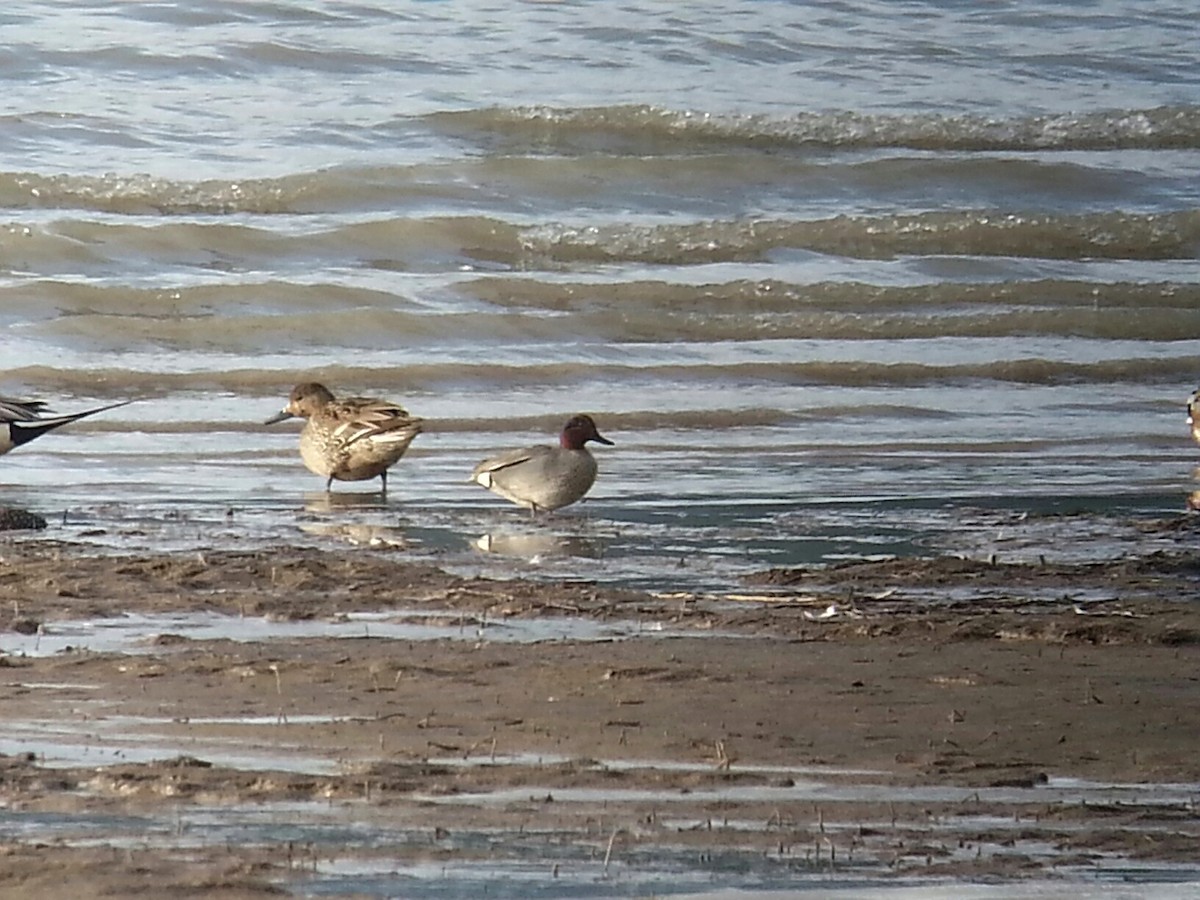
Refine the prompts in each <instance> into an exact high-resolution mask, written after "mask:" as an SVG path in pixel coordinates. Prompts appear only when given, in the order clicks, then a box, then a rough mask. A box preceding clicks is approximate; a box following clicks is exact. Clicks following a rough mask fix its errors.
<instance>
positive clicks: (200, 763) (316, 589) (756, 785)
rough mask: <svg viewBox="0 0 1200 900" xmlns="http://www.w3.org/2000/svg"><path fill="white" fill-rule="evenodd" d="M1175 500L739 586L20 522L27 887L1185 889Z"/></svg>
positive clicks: (1187, 763)
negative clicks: (194, 547)
mask: <svg viewBox="0 0 1200 900" xmlns="http://www.w3.org/2000/svg"><path fill="white" fill-rule="evenodd" d="M1155 527H1156V528H1157V529H1158V531H1157V533H1156V534H1155V541H1156V543H1155V546H1156V547H1157V548H1158V549H1156V550H1154V551H1152V552H1147V553H1144V554H1140V555H1136V554H1131V555H1124V556H1122V557H1121V558H1119V559H1113V560H1108V561H1100V562H1087V563H1079V564H1067V563H1045V564H1043V563H1041V562H1031V563H1019V564H1010V563H1004V562H1003V561H994V560H990V559H987V558H984V559H963V558H957V557H940V558H933V559H908V560H884V561H877V562H855V563H844V564H838V565H834V566H829V567H813V568H811V569H803V570H780V571H772V572H764V573H762V574H761V575H759V576H756V577H754V578H752V579H749V580H748V581H747V583H746V585H745V590H744V591H738V592H734V593H723V594H720V595H704V594H696V593H661V594H651V593H642V592H636V591H625V590H618V589H612V588H607V587H604V586H602V585H597V584H589V583H577V582H553V583H549V582H535V581H523V580H514V581H500V580H489V579H481V578H464V577H460V576H456V575H454V574H450V573H447V572H443V571H440V570H439V569H437V568H436V567H433V566H428V565H417V564H412V563H410V562H407V561H406V559H405V557H404V554H403V553H402V552H393V553H387V552H383V553H380V552H373V551H367V550H343V549H340V548H339V549H325V550H322V549H295V548H280V549H274V550H254V551H246V552H232V551H222V552H206V553H194V552H193V553H175V554H139V555H136V556H129V555H125V556H120V555H97V554H96V553H94V552H89V551H88V550H87V549H86V548H82V547H78V546H71V545H68V544H62V543H55V542H52V541H40V540H39V541H26V542H21V543H11V544H5V545H3V546H2V547H0V556H2V558H3V565H2V567H0V610H3V613H2V614H0V619H2V622H3V631H0V650H2V651H3V655H2V656H0V706H2V708H3V710H4V730H3V733H2V734H0V753H2V754H3V756H0V895H2V896H4V897H14V898H24V897H39V898H56V897H68V896H71V897H80V896H101V895H105V894H107V895H111V896H137V897H186V896H197V897H201V896H203V897H223V898H242V897H246V898H250V897H266V896H279V895H300V896H340V897H346V896H354V897H385V896H387V897H394V896H404V897H450V896H481V895H484V894H485V892H486V893H487V894H489V895H492V896H514V897H515V896H520V897H535V896H546V897H551V896H571V897H608V896H620V897H625V896H651V895H672V894H677V895H712V896H716V895H719V894H720V892H722V891H733V890H737V891H743V892H751V894H753V893H755V892H757V893H761V894H763V895H770V894H771V893H773V892H785V891H793V890H798V889H805V888H820V889H821V890H823V891H834V890H839V889H841V890H845V891H847V892H855V891H858V892H862V891H880V892H885V893H886V892H888V891H893V890H900V889H903V888H912V889H919V890H927V889H934V888H937V887H939V886H945V885H953V886H957V887H959V888H963V889H965V887H966V886H973V887H974V888H975V889H979V890H985V889H986V887H987V885H992V884H998V885H1000V886H1001V887H1003V888H1005V889H1006V890H1012V889H1013V888H1014V886H1016V885H1037V886H1039V887H1038V889H1039V890H1041V891H1050V890H1052V889H1054V888H1055V886H1056V885H1057V886H1063V887H1065V888H1069V889H1070V890H1072V891H1077V890H1078V889H1079V886H1080V885H1081V884H1082V885H1101V886H1104V885H1109V886H1112V885H1115V884H1117V883H1120V884H1126V885H1132V886H1133V888H1132V889H1135V890H1136V891H1137V892H1140V893H1143V894H1144V893H1145V892H1148V891H1150V890H1152V889H1153V890H1167V891H1170V890H1175V889H1178V890H1180V891H1186V890H1190V889H1192V888H1193V887H1194V885H1195V884H1196V883H1197V882H1200V863H1198V862H1197V856H1196V852H1195V847H1196V846H1197V840H1200V812H1198V811H1197V807H1196V802H1197V799H1198V798H1200V762H1197V760H1196V756H1195V753H1194V747H1195V736H1196V735H1197V734H1200V703H1198V702H1197V701H1198V700H1200V665H1198V663H1200V606H1198V605H1197V600H1198V599H1200V598H1198V596H1197V595H1198V593H1200V555H1198V554H1197V553H1195V552H1194V551H1193V549H1192V548H1193V547H1194V546H1195V538H1196V531H1195V528H1194V525H1193V523H1192V520H1190V519H1180V520H1177V521H1171V522H1163V523H1161V524H1160V525H1158V526H1155ZM1164 541H1165V543H1166V545H1167V546H1166V549H1163V546H1164ZM744 895H745V894H743V896H744ZM999 895H1001V894H998V895H997V896H999ZM1168 895H1169V894H1168Z"/></svg>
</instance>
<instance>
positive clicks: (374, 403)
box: [263, 381, 423, 495]
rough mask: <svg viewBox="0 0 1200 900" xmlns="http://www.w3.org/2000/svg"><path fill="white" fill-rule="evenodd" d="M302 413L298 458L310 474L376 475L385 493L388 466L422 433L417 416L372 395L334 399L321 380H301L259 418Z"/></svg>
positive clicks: (329, 485)
mask: <svg viewBox="0 0 1200 900" xmlns="http://www.w3.org/2000/svg"><path fill="white" fill-rule="evenodd" d="M292 418H300V419H306V420H307V421H306V422H305V425H304V429H303V430H302V431H301V432H300V458H301V459H302V460H303V461H304V465H305V466H307V467H308V470H309V471H310V472H312V473H313V474H315V475H321V476H323V477H324V478H325V479H326V482H325V492H326V493H329V492H330V491H332V490H333V482H334V481H335V480H337V481H368V480H370V479H372V478H378V479H380V482H381V485H382V486H381V493H383V494H384V495H386V494H387V476H388V469H389V468H391V467H392V466H394V465H395V464H396V463H397V462H399V461H400V457H402V456H403V455H404V452H405V451H406V450H408V446H409V444H411V443H412V442H413V438H415V437H416V436H417V435H418V434H420V433H421V430H422V427H421V423H422V421H423V420H422V419H419V418H417V417H416V416H411V415H409V414H408V411H407V410H405V409H404V407H402V406H400V405H399V404H397V403H393V402H391V401H390V400H379V399H375V398H371V397H343V398H342V399H340V400H339V399H337V398H336V397H334V395H333V392H332V391H330V390H329V388H327V387H325V385H323V384H318V383H317V382H315V381H306V382H303V383H301V384H298V385H296V386H295V387H294V388H292V392H291V393H290V394H289V395H288V403H287V406H285V407H284V408H283V409H281V410H280V411H279V412H278V413H276V414H275V415H273V416H271V418H269V419H267V420H266V422H264V423H263V424H265V425H274V424H275V423H276V422H282V421H284V420H285V419H292Z"/></svg>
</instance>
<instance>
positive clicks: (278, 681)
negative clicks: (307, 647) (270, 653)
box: [267, 663, 283, 697]
mask: <svg viewBox="0 0 1200 900" xmlns="http://www.w3.org/2000/svg"><path fill="white" fill-rule="evenodd" d="M267 668H268V669H270V670H271V671H272V672H274V673H275V693H276V694H278V695H279V696H281V697H282V696H283V679H282V678H280V676H279V664H278V663H271V665H269V666H267Z"/></svg>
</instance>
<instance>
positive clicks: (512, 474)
mask: <svg viewBox="0 0 1200 900" xmlns="http://www.w3.org/2000/svg"><path fill="white" fill-rule="evenodd" d="M588 441H597V442H598V443H601V444H608V445H609V446H612V441H610V440H609V439H608V438H606V437H601V435H600V432H599V431H597V430H596V423H595V422H593V421H592V417H591V416H585V415H577V416H572V417H571V418H570V419H569V420H568V421H567V424H566V425H565V426H563V430H562V434H561V435H560V436H559V439H558V446H557V447H549V446H536V447H525V448H524V449H522V450H510V451H509V452H507V453H502V454H500V455H499V456H493V457H491V458H489V459H485V460H484V461H483V462H481V463H480V464H479V465H477V466H476V467H475V471H473V472H472V473H471V480H472V481H474V482H476V483H477V484H481V485H483V486H484V487H485V488H487V489H488V490H489V491H491V492H492V493H494V494H499V495H500V496H501V497H503V498H504V499H506V500H511V501H512V502H513V503H515V504H517V505H518V506H525V507H528V508H529V511H530V513H531V514H532V515H535V516H536V515H537V514H538V511H539V510H546V511H549V510H552V509H559V508H560V507H563V506H568V505H569V504H571V503H574V502H575V501H576V500H578V499H580V498H581V497H582V496H583V495H584V494H586V493H587V492H588V490H589V489H590V488H591V486H592V484H593V483H594V482H595V481H596V460H595V459H594V458H593V457H592V454H591V453H589V452H588V449H587V447H585V446H584V444H586V443H587V442H588Z"/></svg>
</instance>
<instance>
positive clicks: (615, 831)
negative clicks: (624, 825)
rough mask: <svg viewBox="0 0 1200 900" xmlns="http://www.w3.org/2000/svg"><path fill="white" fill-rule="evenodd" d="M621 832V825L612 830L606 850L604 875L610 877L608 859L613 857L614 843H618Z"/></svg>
mask: <svg viewBox="0 0 1200 900" xmlns="http://www.w3.org/2000/svg"><path fill="white" fill-rule="evenodd" d="M620 833H621V826H619V825H618V826H616V827H614V828H613V830H612V834H610V835H609V836H608V847H606V848H605V850H604V877H605V878H607V877H608V861H609V860H610V859H612V851H613V844H614V843H616V840H617V835H618V834H620Z"/></svg>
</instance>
